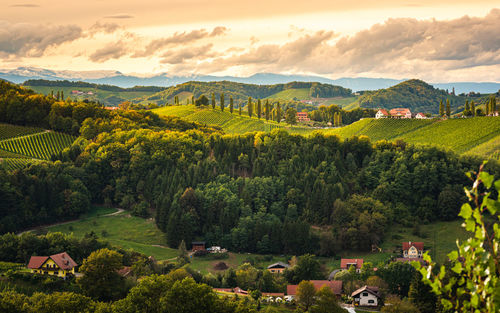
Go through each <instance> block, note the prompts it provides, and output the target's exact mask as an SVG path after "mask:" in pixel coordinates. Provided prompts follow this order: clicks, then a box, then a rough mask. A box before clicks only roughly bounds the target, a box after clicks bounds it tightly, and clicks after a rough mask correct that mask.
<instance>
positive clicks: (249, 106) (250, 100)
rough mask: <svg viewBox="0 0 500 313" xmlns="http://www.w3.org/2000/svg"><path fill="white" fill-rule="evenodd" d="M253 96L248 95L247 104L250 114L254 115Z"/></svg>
mask: <svg viewBox="0 0 500 313" xmlns="http://www.w3.org/2000/svg"><path fill="white" fill-rule="evenodd" d="M252 106H253V104H252V97H248V106H247V110H248V116H250V117H252V109H253V108H252Z"/></svg>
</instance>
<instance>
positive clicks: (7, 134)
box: [0, 123, 43, 140]
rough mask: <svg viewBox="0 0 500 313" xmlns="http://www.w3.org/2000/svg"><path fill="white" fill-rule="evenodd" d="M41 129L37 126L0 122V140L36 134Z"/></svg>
mask: <svg viewBox="0 0 500 313" xmlns="http://www.w3.org/2000/svg"><path fill="white" fill-rule="evenodd" d="M42 131H43V129H41V128H37V127H25V126H15V125H9V124H1V123H0V140H5V139H9V138H15V137H19V136H25V135H30V134H36V133H40V132H42Z"/></svg>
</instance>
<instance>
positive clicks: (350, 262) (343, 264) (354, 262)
mask: <svg viewBox="0 0 500 313" xmlns="http://www.w3.org/2000/svg"><path fill="white" fill-rule="evenodd" d="M351 266H354V267H355V268H356V272H358V273H359V272H360V271H361V267H362V266H363V259H340V268H341V269H343V270H349V268H350V267H351Z"/></svg>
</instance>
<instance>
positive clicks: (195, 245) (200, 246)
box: [191, 241, 205, 251]
mask: <svg viewBox="0 0 500 313" xmlns="http://www.w3.org/2000/svg"><path fill="white" fill-rule="evenodd" d="M191 246H192V248H191V250H193V251H198V250H205V241H193V242H191Z"/></svg>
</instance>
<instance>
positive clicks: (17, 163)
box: [0, 158, 44, 170]
mask: <svg viewBox="0 0 500 313" xmlns="http://www.w3.org/2000/svg"><path fill="white" fill-rule="evenodd" d="M41 162H44V161H42V160H37V159H30V158H2V159H0V166H2V167H4V168H5V169H7V170H15V169H20V168H23V167H26V166H27V165H30V164H36V163H41Z"/></svg>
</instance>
